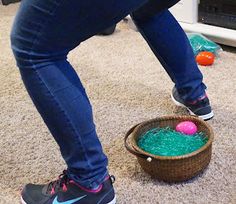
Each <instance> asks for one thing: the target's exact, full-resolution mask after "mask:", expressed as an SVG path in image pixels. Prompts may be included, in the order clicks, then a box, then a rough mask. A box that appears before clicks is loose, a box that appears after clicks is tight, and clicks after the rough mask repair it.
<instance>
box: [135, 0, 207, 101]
mask: <svg viewBox="0 0 236 204" xmlns="http://www.w3.org/2000/svg"><path fill="white" fill-rule="evenodd" d="M178 1H179V0H166V1H161V0H151V1H149V3H147V4H145V5H144V6H142V7H141V8H140V9H138V10H136V11H135V12H133V13H132V14H131V16H132V18H133V20H134V22H135V24H136V25H137V27H138V29H139V31H140V33H141V34H142V35H143V37H144V38H145V40H146V41H147V43H148V44H149V46H150V47H151V49H152V51H153V52H154V54H155V55H156V57H157V58H158V59H159V60H160V62H161V63H162V65H163V67H164V68H165V70H166V71H167V73H168V74H169V76H170V77H171V79H172V81H173V82H174V83H175V85H176V88H177V89H178V91H179V92H180V93H181V96H182V97H183V99H184V100H190V101H192V100H195V99H197V98H198V97H199V96H202V95H203V94H204V93H205V88H206V86H205V85H204V84H203V83H202V79H203V77H202V74H201V72H200V71H199V69H198V66H197V64H196V62H195V59H194V55H193V51H192V48H191V45H190V43H189V41H188V39H187V36H186V34H185V33H184V31H183V29H182V28H181V27H180V25H179V23H178V22H177V21H176V19H175V18H174V17H173V16H172V14H171V13H170V12H169V11H168V10H167V9H168V8H169V7H170V6H172V5H174V4H175V3H177V2H178Z"/></svg>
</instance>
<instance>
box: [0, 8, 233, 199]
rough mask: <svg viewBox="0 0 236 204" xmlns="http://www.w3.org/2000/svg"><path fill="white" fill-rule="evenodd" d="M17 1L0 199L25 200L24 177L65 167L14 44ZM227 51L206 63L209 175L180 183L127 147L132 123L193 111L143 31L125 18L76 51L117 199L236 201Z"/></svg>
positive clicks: (4, 63)
mask: <svg viewBox="0 0 236 204" xmlns="http://www.w3.org/2000/svg"><path fill="white" fill-rule="evenodd" d="M17 7H18V4H14V5H10V6H8V7H3V6H0V53H1V54H0V84H1V86H0V111H1V112H0V155H1V158H0V177H1V180H0V203H4V204H15V203H19V192H20V189H21V188H22V186H23V185H24V184H25V183H28V182H33V183H44V182H48V181H49V180H51V179H55V178H56V177H57V176H58V174H60V173H61V172H62V170H63V169H64V168H65V164H64V162H63V160H62V158H61V156H60V153H59V149H58V147H57V145H56V143H55V142H54V140H53V138H52V136H51V135H50V133H49V131H48V129H47V128H46V126H45V125H44V123H43V121H42V119H41V118H40V116H39V114H38V112H37V111H36V109H35V107H34V106H33V104H32V102H31V100H30V99H29V97H28V95H27V93H26V90H25V88H24V86H23V83H22V81H21V79H20V75H19V71H18V69H17V68H16V66H15V61H14V59H13V55H12V52H11V49H10V45H9V44H10V42H9V33H10V28H11V24H12V20H13V17H14V15H15V11H16V9H17ZM234 52H235V50H234V49H232V50H231V52H226V51H224V52H222V53H221V54H220V58H219V59H218V60H217V61H216V63H215V65H214V66H212V67H207V68H206V67H201V68H200V69H201V70H202V72H203V74H204V81H205V82H206V84H207V85H208V95H209V97H210V98H211V101H212V106H213V108H214V112H215V118H214V119H213V120H211V121H209V124H210V125H211V126H212V127H213V129H214V132H215V141H214V146H213V155H212V161H211V163H210V165H209V167H208V168H207V170H206V171H204V173H203V174H201V175H200V176H198V177H197V178H195V179H192V180H190V181H188V182H184V183H181V184H171V185H169V184H166V183H163V182H159V181H156V180H152V179H151V178H150V177H149V176H148V175H146V174H145V173H144V172H143V171H142V170H141V168H140V166H139V165H138V163H137V161H136V159H135V157H134V156H132V155H130V154H129V153H127V151H126V150H125V148H124V144H123V137H124V134H125V133H126V131H127V130H128V129H129V128H130V127H131V126H133V125H134V124H136V123H138V122H141V121H144V120H147V119H151V118H155V117H158V116H163V115H172V114H177V115H184V114H186V113H187V112H186V111H185V110H184V109H182V108H178V107H176V106H175V105H173V104H172V101H171V99H170V91H171V89H172V86H173V83H172V82H171V81H170V79H169V77H168V76H167V74H166V73H165V71H164V69H163V68H162V67H161V65H160V63H159V62H158V61H157V60H156V58H155V57H154V55H153V54H152V52H151V51H150V49H149V48H148V46H147V45H146V43H145V42H144V40H143V39H142V37H141V36H140V35H139V33H138V32H135V31H134V30H132V29H130V26H129V25H128V24H126V23H125V22H121V23H120V24H119V25H118V28H117V31H116V33H115V34H114V35H112V36H108V37H99V36H96V37H93V38H91V39H90V40H88V41H86V42H84V43H82V44H81V46H80V47H78V48H76V49H75V50H74V51H73V52H71V53H70V55H69V59H70V62H71V63H72V64H73V66H74V67H75V69H76V71H77V73H78V74H79V76H80V77H81V80H82V81H83V83H84V86H85V87H86V89H87V93H88V95H89V97H90V99H91V103H92V104H93V111H94V118H95V121H96V125H97V131H98V134H99V137H100V139H101V142H102V144H103V147H104V151H105V152H106V154H107V155H108V157H109V170H110V173H111V174H114V175H115V176H116V183H115V189H116V192H117V198H118V202H117V203H118V204H122V203H127V204H138V203H141V204H144V203H146V204H150V203H153V204H154V203H155V204H156V203H160V204H175V203H188V204H190V203H191V204H193V203H196V204H206V203H208V204H235V203H236V134H235V133H236V122H235V121H236V105H235V102H236V100H235V93H236V71H235V69H236V54H235V53H234Z"/></svg>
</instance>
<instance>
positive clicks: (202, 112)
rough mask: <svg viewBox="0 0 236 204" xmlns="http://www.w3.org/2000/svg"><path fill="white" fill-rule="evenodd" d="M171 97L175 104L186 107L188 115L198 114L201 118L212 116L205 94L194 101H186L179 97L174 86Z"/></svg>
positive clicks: (208, 118)
mask: <svg viewBox="0 0 236 204" xmlns="http://www.w3.org/2000/svg"><path fill="white" fill-rule="evenodd" d="M171 98H172V100H173V102H174V103H175V104H176V105H177V106H181V107H185V108H187V110H188V111H189V113H190V115H195V116H198V117H199V118H201V119H203V120H210V119H211V118H213V116H214V113H213V111H212V109H211V106H210V102H209V99H208V97H207V95H205V96H203V97H201V98H199V99H197V100H196V101H194V102H186V101H184V100H183V99H182V98H181V97H180V95H179V93H178V91H177V89H176V88H175V87H174V88H173V90H172V94H171Z"/></svg>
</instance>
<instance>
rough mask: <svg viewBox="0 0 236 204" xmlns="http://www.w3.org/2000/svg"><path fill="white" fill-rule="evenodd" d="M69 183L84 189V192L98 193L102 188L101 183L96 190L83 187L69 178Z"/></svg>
mask: <svg viewBox="0 0 236 204" xmlns="http://www.w3.org/2000/svg"><path fill="white" fill-rule="evenodd" d="M70 183H71V184H74V185H76V186H78V187H79V188H81V189H82V190H83V191H86V192H89V193H98V192H99V191H100V190H102V187H103V185H102V184H101V185H100V186H99V187H98V188H97V189H96V190H93V189H88V188H85V187H83V186H81V185H79V184H78V183H76V182H74V181H73V180H70Z"/></svg>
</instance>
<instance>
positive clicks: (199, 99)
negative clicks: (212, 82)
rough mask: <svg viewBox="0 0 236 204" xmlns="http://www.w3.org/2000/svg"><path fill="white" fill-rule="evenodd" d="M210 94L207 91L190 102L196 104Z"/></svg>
mask: <svg viewBox="0 0 236 204" xmlns="http://www.w3.org/2000/svg"><path fill="white" fill-rule="evenodd" d="M207 97H208V96H207V94H206V93H205V94H204V95H203V96H200V97H199V98H198V99H197V100H195V101H190V102H188V103H189V104H191V105H194V104H196V103H197V102H198V101H201V100H203V99H204V98H207Z"/></svg>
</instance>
